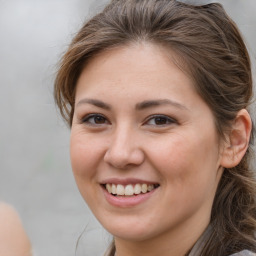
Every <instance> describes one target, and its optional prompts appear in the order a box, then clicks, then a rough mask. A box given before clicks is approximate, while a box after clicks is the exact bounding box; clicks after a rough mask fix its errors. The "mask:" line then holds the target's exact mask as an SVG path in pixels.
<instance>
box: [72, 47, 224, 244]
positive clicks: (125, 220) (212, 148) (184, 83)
mask: <svg viewBox="0 0 256 256" xmlns="http://www.w3.org/2000/svg"><path fill="white" fill-rule="evenodd" d="M164 52H165V49H162V48H159V47H157V46H154V45H150V44H137V45H133V46H127V47H126V48H118V49H113V50H110V51H107V52H104V53H102V54H100V55H99V56H97V57H95V58H94V59H93V60H91V62H90V63H89V64H88V65H87V66H86V67H85V68H84V70H83V71H82V74H81V76H80V78H79V81H78V83H77V90H76V97H75V111H74V118H73V124H72V129H71V145H70V150H71V162H72V168H73V172H74V176H75V179H76V182H77V185H78V188H79V190H80V192H81V194H82V196H83V198H84V199H85V201H86V202H87V204H88V205H89V207H90V208H91V210H92V212H93V213H94V215H95V216H96V217H97V219H98V220H99V221H100V222H101V223H102V225H103V226H104V227H105V228H106V229H107V230H108V231H109V232H110V233H112V234H113V235H114V236H116V237H118V238H119V239H125V240H132V241H142V240H149V239H154V238H157V237H160V236H162V235H170V236H171V235H174V236H179V235H181V234H183V236H185V235H186V230H187V231H190V233H191V230H194V232H196V231H195V230H196V229H197V228H201V229H202V228H205V227H206V226H207V225H208V223H209V219H210V212H211V207H212V203H213V199H214V195H215V192H216V188H217V185H218V182H219V180H220V177H221V174H222V167H220V162H221V155H220V153H219V152H221V149H220V147H219V144H218V137H217V134H216V130H215V126H214V117H213V115H212V113H211V110H210V109H209V107H208V106H207V104H206V103H205V102H204V101H203V100H202V99H201V98H200V96H199V95H198V94H197V93H196V91H195V89H194V87H193V83H192V80H191V79H190V78H189V77H188V76H187V75H186V74H185V73H183V72H182V71H181V70H180V69H179V68H178V67H177V66H176V65H175V64H173V62H172V61H171V60H170V58H167V57H166V56H165V55H164ZM116 194H117V195H116ZM124 194H125V195H124ZM184 231H185V233H184Z"/></svg>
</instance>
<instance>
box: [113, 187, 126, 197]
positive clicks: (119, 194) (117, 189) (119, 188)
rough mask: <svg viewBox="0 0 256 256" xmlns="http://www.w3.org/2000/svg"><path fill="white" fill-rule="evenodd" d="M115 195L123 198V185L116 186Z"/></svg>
mask: <svg viewBox="0 0 256 256" xmlns="http://www.w3.org/2000/svg"><path fill="white" fill-rule="evenodd" d="M112 186H113V185H112ZM116 194H117V195H118V196H123V195H124V186H123V185H120V184H118V185H117V186H116Z"/></svg>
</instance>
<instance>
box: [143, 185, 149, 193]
mask: <svg viewBox="0 0 256 256" xmlns="http://www.w3.org/2000/svg"><path fill="white" fill-rule="evenodd" d="M141 191H142V193H144V194H145V193H147V191H148V185H147V184H142V186H141Z"/></svg>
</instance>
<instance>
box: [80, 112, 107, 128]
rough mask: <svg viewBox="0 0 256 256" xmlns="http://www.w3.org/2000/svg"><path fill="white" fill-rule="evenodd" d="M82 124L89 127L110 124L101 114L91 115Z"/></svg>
mask: <svg viewBox="0 0 256 256" xmlns="http://www.w3.org/2000/svg"><path fill="white" fill-rule="evenodd" d="M82 123H86V124H89V125H102V124H108V123H109V122H108V120H107V119H106V118H105V117H104V116H103V115H101V114H89V115H87V116H85V117H84V118H83V120H82Z"/></svg>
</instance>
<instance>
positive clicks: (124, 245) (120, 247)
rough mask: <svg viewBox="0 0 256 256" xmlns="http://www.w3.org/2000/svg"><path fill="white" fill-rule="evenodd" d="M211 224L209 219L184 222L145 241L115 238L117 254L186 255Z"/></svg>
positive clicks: (121, 255) (125, 255)
mask: <svg viewBox="0 0 256 256" xmlns="http://www.w3.org/2000/svg"><path fill="white" fill-rule="evenodd" d="M208 224H209V220H205V221H202V220H201V221H198V225H197V227H196V228H195V225H194V223H193V225H189V223H188V222H186V223H183V224H182V227H181V226H179V227H177V228H176V229H173V230H172V231H169V232H167V233H164V234H161V235H160V236H157V237H154V238H152V239H147V240H143V241H130V240H128V241H127V240H124V239H122V238H118V237H116V238H115V245H116V256H130V255H133V256H142V255H147V256H155V255H161V256H170V255H172V256H181V255H182V256H183V255H184V256H185V255H187V253H188V252H189V251H190V250H191V249H192V247H193V246H194V244H195V243H196V242H197V240H198V239H199V237H200V236H201V235H202V234H203V232H204V231H205V229H206V228H207V226H208Z"/></svg>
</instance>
